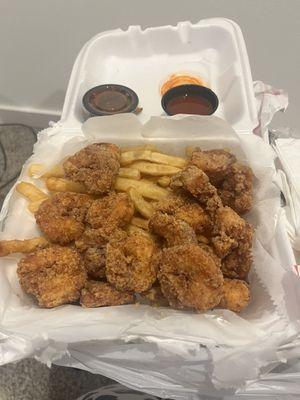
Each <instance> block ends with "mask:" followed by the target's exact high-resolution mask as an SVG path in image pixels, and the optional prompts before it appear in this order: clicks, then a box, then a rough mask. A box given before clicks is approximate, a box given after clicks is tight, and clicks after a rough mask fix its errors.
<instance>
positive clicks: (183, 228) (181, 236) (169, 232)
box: [148, 211, 198, 247]
mask: <svg viewBox="0 0 300 400" xmlns="http://www.w3.org/2000/svg"><path fill="white" fill-rule="evenodd" d="M148 226H149V229H150V231H152V232H153V233H155V234H157V235H159V236H161V237H163V238H164V239H165V241H166V244H167V246H168V247H172V246H177V245H179V244H183V243H195V244H197V242H198V241H197V236H196V233H195V231H194V229H193V228H192V227H191V226H190V225H189V224H187V223H186V222H185V221H183V220H181V219H176V218H175V217H172V216H171V215H168V214H164V213H162V212H160V211H156V212H155V213H154V214H153V215H152V217H151V218H150V220H149V223H148Z"/></svg>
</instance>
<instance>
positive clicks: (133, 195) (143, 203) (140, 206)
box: [128, 187, 154, 218]
mask: <svg viewBox="0 0 300 400" xmlns="http://www.w3.org/2000/svg"><path fill="white" fill-rule="evenodd" d="M128 194H129V197H130V199H131V201H132V202H133V204H134V207H135V209H136V210H137V211H138V212H139V213H140V214H141V215H142V216H143V217H146V218H150V217H151V215H152V214H153V212H154V208H153V205H152V204H151V203H150V202H149V201H147V200H145V199H144V198H143V196H142V195H141V194H140V193H139V192H138V190H137V189H135V188H132V187H131V188H130V189H129V190H128Z"/></svg>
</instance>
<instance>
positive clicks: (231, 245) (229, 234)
mask: <svg viewBox="0 0 300 400" xmlns="http://www.w3.org/2000/svg"><path fill="white" fill-rule="evenodd" d="M252 231H253V230H252V227H251V225H250V224H249V223H248V222H246V221H245V220H244V219H243V218H242V217H240V216H239V215H238V214H237V213H236V212H235V211H233V210H232V209H231V208H230V207H222V208H219V209H218V210H217V211H216V214H215V225H214V237H213V238H212V244H213V247H214V250H215V252H216V254H217V255H218V256H219V257H220V258H224V257H226V256H227V254H229V253H230V251H232V250H233V249H235V248H237V247H238V246H240V245H241V243H246V242H249V247H251V244H252Z"/></svg>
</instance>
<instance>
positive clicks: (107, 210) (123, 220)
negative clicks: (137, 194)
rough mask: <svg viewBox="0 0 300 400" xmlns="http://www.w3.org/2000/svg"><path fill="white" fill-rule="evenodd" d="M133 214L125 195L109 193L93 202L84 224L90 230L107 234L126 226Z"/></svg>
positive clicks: (131, 206)
mask: <svg viewBox="0 0 300 400" xmlns="http://www.w3.org/2000/svg"><path fill="white" fill-rule="evenodd" d="M133 213H134V207H133V204H132V202H131V200H130V198H129V196H128V194H127V193H110V194H108V195H107V196H104V197H102V198H101V199H97V200H94V201H93V203H92V205H91V206H90V208H89V210H88V212H87V215H86V222H87V223H88V224H89V225H90V226H91V227H92V228H101V229H102V230H103V231H106V232H107V233H108V234H109V233H110V232H113V231H114V230H115V229H116V228H117V227H123V226H125V225H127V224H128V223H129V222H130V220H131V218H132V217H133Z"/></svg>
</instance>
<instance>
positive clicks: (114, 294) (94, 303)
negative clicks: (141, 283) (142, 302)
mask: <svg viewBox="0 0 300 400" xmlns="http://www.w3.org/2000/svg"><path fill="white" fill-rule="evenodd" d="M130 303H134V296H133V294H132V293H130V292H119V291H118V290H117V289H115V288H114V287H112V286H111V285H110V284H109V283H107V282H99V281H87V283H86V284H85V286H84V288H83V289H82V291H81V296H80V304H81V305H82V306H83V307H105V306H118V305H122V304H130Z"/></svg>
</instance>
